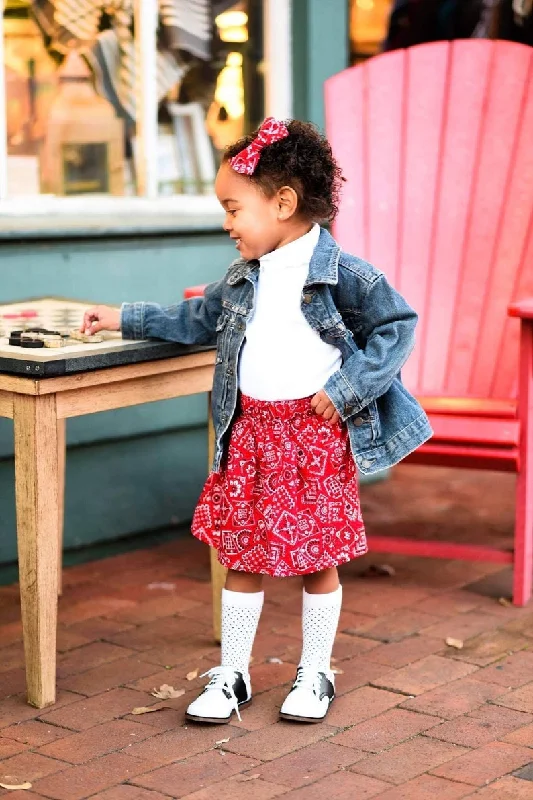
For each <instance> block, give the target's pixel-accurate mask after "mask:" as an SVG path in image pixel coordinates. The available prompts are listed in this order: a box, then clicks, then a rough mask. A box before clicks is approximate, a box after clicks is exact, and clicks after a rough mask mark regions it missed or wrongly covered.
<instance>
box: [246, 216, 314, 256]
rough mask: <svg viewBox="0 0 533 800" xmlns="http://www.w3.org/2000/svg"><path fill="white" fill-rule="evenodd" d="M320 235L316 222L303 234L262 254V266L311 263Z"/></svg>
mask: <svg viewBox="0 0 533 800" xmlns="http://www.w3.org/2000/svg"><path fill="white" fill-rule="evenodd" d="M319 237H320V225H318V224H317V223H316V222H315V224H314V225H313V227H312V228H311V230H310V231H308V232H307V233H304V235H303V236H300V237H299V238H298V239H295V240H294V241H293V242H289V243H288V244H285V245H283V247H279V248H278V249H277V250H272V251H271V252H270V253H266V254H265V255H264V256H261V258H260V259H259V263H260V264H261V266H262V267H296V266H301V265H302V264H309V262H310V260H311V256H312V255H313V251H314V249H315V247H316V246H317V244H318V239H319Z"/></svg>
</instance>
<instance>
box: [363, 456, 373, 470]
mask: <svg viewBox="0 0 533 800" xmlns="http://www.w3.org/2000/svg"><path fill="white" fill-rule="evenodd" d="M373 463H374V461H368V459H366V458H365V459H364V461H362V462H361V466H362V467H364V468H365V469H368V468H369V467H371V466H372V464H373Z"/></svg>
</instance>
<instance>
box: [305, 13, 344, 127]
mask: <svg viewBox="0 0 533 800" xmlns="http://www.w3.org/2000/svg"><path fill="white" fill-rule="evenodd" d="M292 41H293V54H292V55H293V114H294V117H296V118H297V119H306V120H310V121H311V122H314V123H315V124H316V125H318V126H319V127H320V128H323V126H324V99H323V86H324V81H325V80H326V78H329V77H331V75H335V73H337V72H340V71H341V70H342V69H344V68H345V67H347V66H348V63H349V45H348V42H349V19H348V0H293V3H292Z"/></svg>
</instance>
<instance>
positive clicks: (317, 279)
mask: <svg viewBox="0 0 533 800" xmlns="http://www.w3.org/2000/svg"><path fill="white" fill-rule="evenodd" d="M340 252H341V249H340V247H339V245H338V244H337V242H336V241H335V239H334V238H333V236H332V235H331V234H330V233H328V231H327V230H325V229H324V228H321V229H320V236H319V239H318V243H317V245H316V247H315V249H314V251H313V255H312V256H311V261H310V262H309V272H308V273H307V279H306V281H305V286H312V285H313V284H316V283H329V284H336V283H337V281H338V268H339V256H340ZM258 267H259V261H258V260H257V259H252V261H245V259H244V258H238V259H236V260H235V261H234V262H233V263H232V265H231V267H230V268H229V272H228V277H227V283H228V284H229V285H230V286H235V285H236V284H237V283H240V282H241V281H243V280H245V279H247V278H249V277H250V276H251V274H252V273H253V272H255V271H256V270H257V269H258Z"/></svg>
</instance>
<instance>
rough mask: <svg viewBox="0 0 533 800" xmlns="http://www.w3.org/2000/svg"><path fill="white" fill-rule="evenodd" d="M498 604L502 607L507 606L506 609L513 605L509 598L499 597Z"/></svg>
mask: <svg viewBox="0 0 533 800" xmlns="http://www.w3.org/2000/svg"><path fill="white" fill-rule="evenodd" d="M498 603H499V604H500V605H501V606H505V607H506V608H509V607H510V606H512V605H513V604H512V602H511V601H510V600H509V599H508V598H507V597H498Z"/></svg>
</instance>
